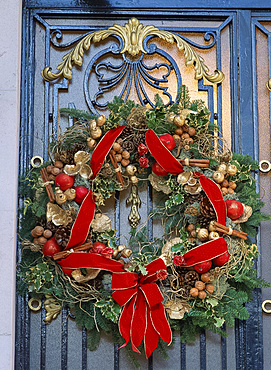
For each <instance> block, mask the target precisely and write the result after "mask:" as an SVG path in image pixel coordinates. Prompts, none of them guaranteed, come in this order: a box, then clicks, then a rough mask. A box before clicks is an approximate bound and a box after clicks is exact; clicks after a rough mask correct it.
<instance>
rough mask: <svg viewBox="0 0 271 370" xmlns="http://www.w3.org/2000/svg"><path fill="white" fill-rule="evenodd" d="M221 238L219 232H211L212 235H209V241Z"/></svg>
mask: <svg viewBox="0 0 271 370" xmlns="http://www.w3.org/2000/svg"><path fill="white" fill-rule="evenodd" d="M218 238H219V234H218V232H216V231H211V232H210V234H209V239H210V240H215V239H218Z"/></svg>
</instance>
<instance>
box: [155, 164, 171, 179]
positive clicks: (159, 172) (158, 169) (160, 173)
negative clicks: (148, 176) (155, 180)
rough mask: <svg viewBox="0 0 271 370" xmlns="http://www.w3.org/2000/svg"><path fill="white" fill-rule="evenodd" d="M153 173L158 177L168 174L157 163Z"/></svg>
mask: <svg viewBox="0 0 271 370" xmlns="http://www.w3.org/2000/svg"><path fill="white" fill-rule="evenodd" d="M152 172H153V173H155V175H157V176H167V174H168V172H167V171H165V170H164V169H163V167H161V166H160V164H158V163H157V162H154V164H153V165H152Z"/></svg>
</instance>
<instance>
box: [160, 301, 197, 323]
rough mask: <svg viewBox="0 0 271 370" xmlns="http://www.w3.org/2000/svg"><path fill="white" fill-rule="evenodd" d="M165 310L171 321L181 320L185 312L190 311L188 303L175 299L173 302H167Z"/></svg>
mask: <svg viewBox="0 0 271 370" xmlns="http://www.w3.org/2000/svg"><path fill="white" fill-rule="evenodd" d="M165 309H166V311H167V313H168V315H169V317H170V318H171V319H175V320H181V319H182V318H183V317H184V314H185V313H186V312H189V311H190V310H191V306H190V304H189V303H188V302H186V301H182V300H180V299H176V300H174V301H167V302H166V303H165Z"/></svg>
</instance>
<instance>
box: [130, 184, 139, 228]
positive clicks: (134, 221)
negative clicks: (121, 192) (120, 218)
mask: <svg viewBox="0 0 271 370" xmlns="http://www.w3.org/2000/svg"><path fill="white" fill-rule="evenodd" d="M126 204H127V205H129V204H132V207H131V212H130V214H129V216H128V220H129V222H130V225H131V226H132V227H137V225H138V224H139V222H140V219H141V217H140V214H139V212H138V207H140V205H141V200H140V198H139V195H138V188H137V185H135V184H132V186H131V194H130V196H129V198H127V200H126Z"/></svg>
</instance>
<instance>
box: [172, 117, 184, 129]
mask: <svg viewBox="0 0 271 370" xmlns="http://www.w3.org/2000/svg"><path fill="white" fill-rule="evenodd" d="M173 122H174V123H175V125H176V126H179V127H181V126H183V125H184V124H185V119H184V118H181V117H180V116H175V117H174V120H173Z"/></svg>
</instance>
